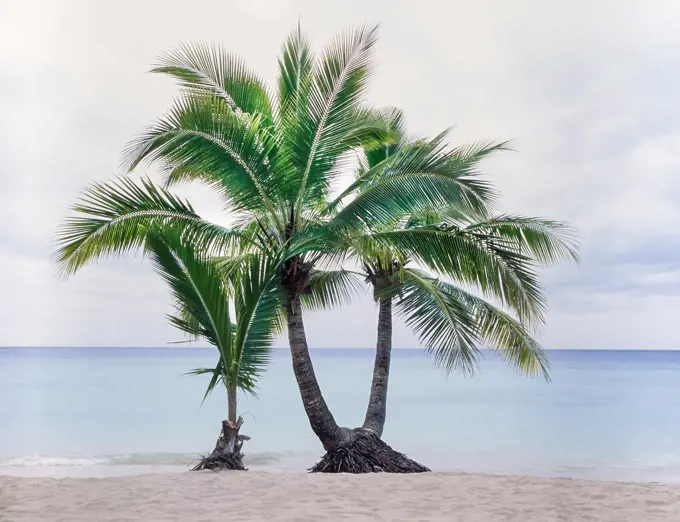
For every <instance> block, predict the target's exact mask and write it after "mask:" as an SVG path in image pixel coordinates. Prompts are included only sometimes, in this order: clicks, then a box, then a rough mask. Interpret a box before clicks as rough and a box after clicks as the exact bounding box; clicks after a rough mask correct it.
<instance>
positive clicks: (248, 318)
mask: <svg viewBox="0 0 680 522" xmlns="http://www.w3.org/2000/svg"><path fill="white" fill-rule="evenodd" d="M279 259H280V258H278V257H277V256H268V255H266V254H264V255H263V254H259V255H253V256H250V257H248V258H244V260H243V262H242V263H241V267H240V270H239V271H232V277H231V278H230V279H231V285H232V288H233V290H234V309H235V315H236V329H235V333H236V335H235V339H234V355H235V358H236V359H237V360H238V368H237V370H236V371H237V372H238V375H239V386H240V388H241V389H242V390H244V391H246V392H249V393H251V394H255V389H256V386H255V385H256V383H257V379H258V378H259V377H260V375H261V374H262V371H263V370H264V368H265V367H266V365H267V364H268V363H269V359H270V355H271V347H272V342H273V340H274V337H275V336H276V334H277V333H279V332H281V330H282V319H283V318H282V310H283V299H282V297H283V296H282V293H281V289H280V285H279V283H280V274H281V263H280V262H279Z"/></svg>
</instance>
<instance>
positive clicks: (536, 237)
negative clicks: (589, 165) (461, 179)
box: [443, 210, 579, 266]
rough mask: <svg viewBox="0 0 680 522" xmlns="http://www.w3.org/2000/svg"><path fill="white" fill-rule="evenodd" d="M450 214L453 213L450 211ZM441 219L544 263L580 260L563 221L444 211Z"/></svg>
mask: <svg viewBox="0 0 680 522" xmlns="http://www.w3.org/2000/svg"><path fill="white" fill-rule="evenodd" d="M451 214H453V215H451ZM443 221H444V222H445V223H447V222H448V223H451V224H453V225H454V226H460V227H461V230H462V231H463V232H464V233H473V234H477V235H480V236H488V237H491V238H494V240H495V241H496V242H498V243H499V244H500V243H503V244H504V245H505V246H506V247H507V248H514V249H516V251H517V252H519V253H521V254H524V255H526V256H529V257H531V258H532V259H533V260H535V261H537V262H538V263H540V264H541V265H543V266H548V265H553V264H555V263H558V262H559V261H565V260H566V261H575V262H578V261H579V254H578V248H579V242H578V239H577V236H576V232H575V230H574V229H573V228H572V227H571V226H569V225H568V224H566V223H563V222H561V221H553V220H548V219H543V218H537V217H528V216H520V215H509V214H501V215H498V216H493V217H491V218H488V219H482V220H481V221H473V220H471V219H470V218H469V217H466V219H465V220H461V217H460V215H459V214H457V213H455V210H454V211H453V212H451V211H449V212H448V215H447V213H446V212H445V213H443Z"/></svg>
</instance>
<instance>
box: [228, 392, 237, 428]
mask: <svg viewBox="0 0 680 522" xmlns="http://www.w3.org/2000/svg"><path fill="white" fill-rule="evenodd" d="M227 408H228V411H227V415H228V417H227V419H228V420H229V422H231V423H233V424H236V386H230V387H229V388H227Z"/></svg>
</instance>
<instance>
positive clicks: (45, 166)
mask: <svg viewBox="0 0 680 522" xmlns="http://www.w3.org/2000/svg"><path fill="white" fill-rule="evenodd" d="M298 18H299V19H300V20H301V21H302V23H303V26H304V27H305V29H306V30H307V31H308V32H309V34H310V35H311V37H312V38H313V41H314V43H315V44H316V45H317V46H318V47H320V46H321V45H323V43H324V42H325V41H327V40H328V39H329V38H330V37H331V36H332V34H333V33H334V32H335V31H336V30H338V29H340V28H342V27H344V26H345V25H348V24H356V23H361V22H363V21H366V20H368V21H380V22H381V28H380V34H381V39H380V43H379V48H378V63H377V69H376V73H375V75H374V77H373V82H372V88H371V92H370V98H371V100H372V101H373V102H375V103H379V104H381V105H388V104H389V105H396V106H399V107H402V108H403V109H404V111H405V113H406V115H407V119H408V123H409V128H410V129H411V130H412V131H413V132H417V133H419V134H425V135H432V134H434V133H437V132H439V131H441V130H442V129H444V128H446V127H450V126H452V125H453V126H455V129H454V132H453V134H452V139H454V140H456V141H458V142H464V141H470V140H476V139H485V138H492V139H506V138H513V139H514V141H513V145H514V148H515V149H516V152H513V153H507V154H504V155H501V156H499V157H497V158H494V159H492V160H490V161H489V162H487V163H486V170H487V172H488V174H489V176H491V177H492V178H493V180H494V182H496V184H497V185H498V186H499V188H500V189H501V190H502V193H503V195H504V199H503V202H502V207H503V210H507V211H511V212H519V213H524V214H529V215H543V216H548V217H551V218H554V219H566V220H569V221H571V222H572V223H573V224H574V225H576V226H577V228H578V229H579V232H580V235H581V239H582V243H583V252H582V257H583V262H582V265H581V267H579V268H576V267H570V266H560V267H558V268H555V269H551V270H548V271H546V273H545V281H546V284H547V286H548V291H549V295H550V305H551V309H550V310H551V311H550V316H549V321H548V324H547V327H546V329H545V331H544V333H543V334H542V336H541V339H542V341H543V343H544V344H545V345H546V346H548V347H560V348H568V347H579V348H598V347H599V348H602V347H604V348H616V347H623V348H655V347H663V348H668V347H674V346H675V347H677V341H674V340H673V335H672V332H673V331H674V330H673V326H674V324H675V320H676V318H677V317H678V315H679V314H680V303H679V302H678V298H677V297H676V296H677V295H679V292H678V290H680V276H679V273H680V266H679V265H678V261H677V259H678V256H677V254H678V253H680V252H678V249H679V248H680V247H678V244H679V242H678V239H677V238H678V234H677V230H678V228H679V227H680V206H679V205H678V201H679V198H680V178H679V177H678V172H679V168H678V167H680V159H678V155H677V152H676V151H677V150H678V146H679V145H680V129H679V128H678V124H677V122H678V121H680V105H678V104H677V102H676V98H677V92H678V87H680V73H678V72H677V68H676V67H675V65H674V63H675V61H676V57H675V54H676V53H675V52H674V49H677V48H678V44H680V33H678V31H677V26H678V22H680V6H678V5H677V3H676V2H673V1H671V0H668V1H661V0H659V1H651V2H646V3H645V5H644V7H642V6H641V5H640V3H639V2H633V1H623V0H622V1H613V0H612V1H604V0H603V1H601V2H597V3H593V2H585V1H576V2H569V3H555V2H541V1H529V0H524V1H519V0H518V1H516V2H512V3H510V2H503V1H501V0H496V1H491V0H487V1H480V2H474V3H473V2H463V1H454V2H444V1H439V2H435V1H425V2H419V3H418V4H413V3H411V2H389V3H388V2H387V1H384V0H380V1H376V2H371V3H366V2H358V1H355V0H352V1H348V2H342V3H331V4H328V3H318V2H311V1H307V2H294V1H292V0H291V1H281V2H264V1H258V2H255V3H252V2H251V3H249V4H244V3H242V2H241V3H239V2H223V1H220V2H218V1H216V0H215V1H207V0H203V1H197V2H194V4H192V6H191V7H188V5H187V4H186V3H180V2H177V1H165V2H160V1H148V2H143V3H140V2H132V1H120V2H116V3H101V2H88V1H85V0H80V1H74V0H68V1H67V0H65V1H63V2H59V3H58V4H57V3H49V2H47V3H46V2H39V1H35V0H23V1H12V0H9V1H6V2H2V4H1V5H0V46H2V48H3V49H10V50H11V52H5V53H2V54H1V55H0V114H2V118H1V119H0V174H1V175H2V182H3V192H4V194H5V198H3V200H4V201H3V207H2V210H1V212H2V215H1V217H2V219H0V253H1V255H2V258H1V263H2V264H1V268H2V272H1V273H0V287H1V288H2V289H3V295H4V296H6V297H5V299H3V301H2V302H0V332H2V334H0V344H4V345H9V344H14V345H43V344H44V345H51V344H57V345H61V344H78V345H161V344H164V343H166V342H168V341H173V340H177V339H178V334H177V333H176V332H174V331H173V330H171V329H170V327H169V326H168V325H167V324H166V322H165V319H164V317H163V314H164V313H165V312H167V311H168V296H167V293H166V290H165V289H164V288H163V286H162V284H161V282H160V281H159V280H158V279H157V278H156V277H155V276H154V274H153V273H152V271H151V269H150V267H149V266H148V265H147V264H145V263H143V262H142V261H141V260H139V259H130V260H125V261H119V260H110V261H107V262H102V263H100V264H98V265H96V266H92V267H90V268H88V269H87V270H85V271H83V272H82V273H81V274H79V275H77V276H76V277H74V278H73V279H72V280H70V281H68V282H62V281H59V280H58V279H57V278H56V276H55V273H54V267H53V266H52V265H51V264H50V261H49V256H50V253H51V252H52V251H53V249H54V235H55V230H56V228H57V225H58V223H59V222H60V221H61V219H63V217H64V216H65V215H66V213H67V211H68V207H69V206H70V205H71V204H72V203H73V202H74V200H75V198H76V196H77V193H78V191H79V190H80V189H81V188H82V187H83V186H85V185H86V184H87V183H88V182H90V181H92V180H105V179H108V178H110V177H111V176H113V175H114V174H116V173H118V163H119V159H120V151H121V149H122V147H123V145H124V144H125V143H126V142H127V141H128V140H130V139H132V138H133V137H134V136H135V135H137V133H139V132H140V131H141V129H142V128H143V127H144V126H145V125H146V124H148V123H150V122H151V121H153V119H154V118H156V117H157V116H159V115H160V114H162V113H163V111H164V110H165V109H166V108H167V107H168V105H169V104H170V102H171V100H172V96H173V94H174V93H175V88H174V86H173V85H172V83H171V82H169V81H168V80H167V79H165V78H161V77H157V76H154V75H150V74H147V73H146V71H147V70H148V68H149V66H150V65H151V64H152V63H153V61H154V59H155V57H156V56H157V55H158V54H159V53H160V52H161V51H162V50H165V49H168V48H169V47H171V46H173V45H176V44H177V43H179V42H183V41H190V40H202V41H208V42H219V43H223V44H224V45H226V46H227V47H229V48H230V49H233V50H234V51H235V52H237V53H238V54H241V55H242V56H244V57H245V58H246V59H247V60H248V62H249V63H250V64H251V66H252V67H253V68H254V69H255V70H257V71H258V72H259V73H260V74H261V75H262V76H263V77H264V78H266V79H267V80H268V81H273V79H274V77H275V72H276V56H277V53H278V51H279V49H280V46H281V43H282V40H283V38H284V36H285V35H286V33H287V32H288V31H289V30H290V29H291V28H292V27H294V25H295V24H296V23H297V20H298ZM140 173H143V172H140ZM153 174H154V173H153V172H151V175H153ZM182 193H183V194H184V195H186V196H188V197H190V199H191V201H192V202H193V203H194V204H195V205H196V207H197V208H198V209H199V210H200V211H201V212H203V213H204V214H205V215H206V217H209V218H211V219H218V220H224V219H225V217H224V214H223V212H222V208H221V203H220V202H219V201H217V200H216V199H215V198H214V197H213V196H212V195H211V194H210V193H209V192H208V191H207V190H205V189H203V188H201V187H186V188H183V189H182ZM376 315H377V312H376V310H375V307H374V305H373V303H372V301H371V299H370V297H368V296H366V297H365V298H364V299H362V300H360V301H359V302H358V303H357V304H356V305H355V306H352V307H346V308H342V309H339V310H337V311H334V312H330V313H324V314H314V315H313V316H311V317H310V318H309V321H308V331H309V335H310V340H311V344H312V345H313V346H336V347H337V346H350V347H353V346H372V345H373V343H374V337H375V318H376ZM348 325H351V327H348ZM282 344H283V341H282ZM395 345H397V346H414V345H415V339H414V338H413V337H412V336H411V335H410V334H409V333H408V331H407V330H406V328H404V327H403V326H399V327H398V329H397V331H396V334H395Z"/></svg>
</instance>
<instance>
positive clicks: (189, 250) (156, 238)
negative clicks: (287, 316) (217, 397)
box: [146, 227, 281, 416]
mask: <svg viewBox="0 0 680 522" xmlns="http://www.w3.org/2000/svg"><path fill="white" fill-rule="evenodd" d="M146 241H147V249H148V251H149V256H150V258H151V261H152V262H153V265H154V269H155V270H156V272H157V273H158V274H159V275H160V276H161V277H162V278H163V280H164V281H165V282H166V283H167V285H168V287H169V288H170V290H171V293H172V296H173V302H174V308H175V313H174V314H172V315H170V316H169V319H170V322H171V323H172V324H173V326H175V327H176V328H178V329H180V330H181V331H183V332H184V333H186V334H187V335H189V336H190V337H192V338H200V339H203V340H205V341H207V342H208V343H209V344H211V345H213V346H215V347H216V348H217V349H218V351H219V361H218V364H217V365H216V367H215V368H213V369H203V370H196V371H194V372H193V373H196V374H201V373H211V374H212V378H211V381H210V383H209V385H208V390H207V391H206V395H207V394H208V393H210V392H211V391H212V390H213V389H214V387H215V386H216V385H218V384H219V383H220V382H222V383H223V384H224V385H225V386H226V387H227V389H228V390H229V389H233V390H235V389H236V388H238V389H241V390H243V391H245V392H249V393H255V389H256V383H257V380H258V378H259V377H260V375H261V374H262V372H263V370H264V368H265V367H266V365H267V363H268V361H269V354H270V348H271V343H272V340H273V337H274V335H275V334H276V332H278V331H279V330H280V326H279V320H278V318H279V313H280V312H279V311H280V307H281V299H280V293H279V291H278V269H279V266H278V265H276V261H275V260H272V259H268V258H265V257H262V256H257V255H254V256H250V257H248V258H247V259H245V260H244V261H243V262H242V263H241V265H240V266H239V267H237V268H233V269H232V270H231V271H227V270H224V268H223V267H221V266H220V264H219V262H218V261H217V260H216V259H215V258H212V257H209V256H207V255H206V253H205V252H203V251H200V250H196V248H195V247H194V245H192V244H191V241H190V240H188V239H187V237H186V236H183V235H182V234H179V233H176V232H175V231H173V230H168V228H167V227H166V228H165V229H163V230H154V231H152V232H151V233H149V234H148V236H147V239H146ZM230 306H233V311H232V310H231V309H230ZM232 414H233V416H235V414H236V412H230V415H232Z"/></svg>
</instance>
